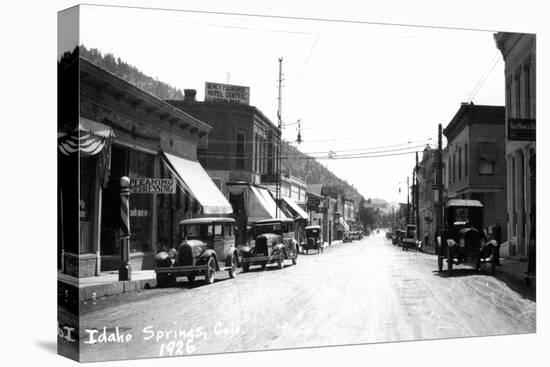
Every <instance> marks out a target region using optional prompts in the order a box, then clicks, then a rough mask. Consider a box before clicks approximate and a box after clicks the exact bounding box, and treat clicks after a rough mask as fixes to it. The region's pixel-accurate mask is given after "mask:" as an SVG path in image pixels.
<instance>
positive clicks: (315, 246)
mask: <svg viewBox="0 0 550 367" xmlns="http://www.w3.org/2000/svg"><path fill="white" fill-rule="evenodd" d="M305 230H306V241H305V242H304V243H302V249H303V250H304V251H305V252H306V253H308V252H309V250H317V253H320V252H323V247H324V245H323V232H322V230H321V226H307V227H306V228H305Z"/></svg>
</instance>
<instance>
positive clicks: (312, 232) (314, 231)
mask: <svg viewBox="0 0 550 367" xmlns="http://www.w3.org/2000/svg"><path fill="white" fill-rule="evenodd" d="M318 234H319V230H318V229H317V228H316V229H308V230H307V235H308V236H317V235H318Z"/></svg>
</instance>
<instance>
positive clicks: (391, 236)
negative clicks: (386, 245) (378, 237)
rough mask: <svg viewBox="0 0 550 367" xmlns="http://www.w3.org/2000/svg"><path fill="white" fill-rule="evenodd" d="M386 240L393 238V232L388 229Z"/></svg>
mask: <svg viewBox="0 0 550 367" xmlns="http://www.w3.org/2000/svg"><path fill="white" fill-rule="evenodd" d="M386 238H387V239H389V240H390V239H392V238H393V232H392V230H391V229H388V230H387V231H386Z"/></svg>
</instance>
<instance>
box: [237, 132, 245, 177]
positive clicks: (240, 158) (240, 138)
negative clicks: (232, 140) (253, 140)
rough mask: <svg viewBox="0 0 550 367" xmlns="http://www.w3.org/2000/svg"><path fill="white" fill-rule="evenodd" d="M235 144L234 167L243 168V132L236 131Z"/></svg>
mask: <svg viewBox="0 0 550 367" xmlns="http://www.w3.org/2000/svg"><path fill="white" fill-rule="evenodd" d="M236 140H237V146H236V153H237V157H236V161H235V168H236V169H244V142H245V135H244V133H237V139H236Z"/></svg>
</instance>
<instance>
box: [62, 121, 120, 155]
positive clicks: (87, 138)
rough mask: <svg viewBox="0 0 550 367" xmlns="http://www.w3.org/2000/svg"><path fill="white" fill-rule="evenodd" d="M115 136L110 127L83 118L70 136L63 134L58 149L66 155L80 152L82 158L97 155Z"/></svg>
mask: <svg viewBox="0 0 550 367" xmlns="http://www.w3.org/2000/svg"><path fill="white" fill-rule="evenodd" d="M114 136H115V134H114V132H113V129H111V127H110V126H107V125H104V124H101V123H99V122H95V121H92V120H88V119H85V118H83V117H81V118H80V119H79V123H78V126H77V127H76V128H75V129H74V130H73V131H72V132H71V133H69V134H61V135H60V136H59V137H58V139H57V147H58V149H59V151H60V152H61V153H62V154H64V155H71V154H74V153H76V152H79V153H80V155H81V156H92V155H96V154H98V153H99V152H101V151H102V150H103V148H104V147H105V145H106V144H107V145H110V141H111V139H112V138H113V137H114Z"/></svg>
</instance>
